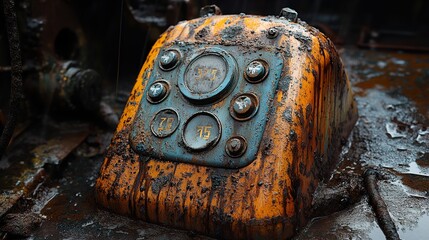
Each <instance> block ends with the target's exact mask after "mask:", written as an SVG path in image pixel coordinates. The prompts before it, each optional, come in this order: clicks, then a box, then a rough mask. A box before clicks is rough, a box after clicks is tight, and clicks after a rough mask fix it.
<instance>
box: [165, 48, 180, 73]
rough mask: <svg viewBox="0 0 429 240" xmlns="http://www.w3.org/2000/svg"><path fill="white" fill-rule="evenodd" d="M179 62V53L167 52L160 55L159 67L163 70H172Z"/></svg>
mask: <svg viewBox="0 0 429 240" xmlns="http://www.w3.org/2000/svg"><path fill="white" fill-rule="evenodd" d="M178 61H179V53H178V52H177V51H175V50H168V51H166V52H164V54H162V56H161V59H160V66H161V68H162V69H163V70H171V69H173V68H174V67H175V66H176V64H177V62H178Z"/></svg>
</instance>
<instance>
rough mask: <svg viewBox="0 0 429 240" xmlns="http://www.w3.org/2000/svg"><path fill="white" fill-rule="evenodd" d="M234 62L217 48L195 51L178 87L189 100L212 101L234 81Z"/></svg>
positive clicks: (226, 91) (228, 88) (222, 93)
mask: <svg viewBox="0 0 429 240" xmlns="http://www.w3.org/2000/svg"><path fill="white" fill-rule="evenodd" d="M236 72H237V70H236V62H235V60H234V58H233V57H232V56H231V55H229V54H228V53H227V52H226V51H224V50H222V49H219V48H211V49H204V50H201V51H197V53H196V54H195V55H193V56H191V59H190V62H189V64H188V66H187V68H186V70H185V72H184V74H183V76H181V77H180V78H179V89H180V91H181V93H182V94H183V95H184V96H185V97H186V98H187V99H189V100H190V101H193V102H197V103H203V104H206V103H212V102H215V101H216V100H219V99H221V98H222V97H223V96H224V95H225V94H226V93H228V92H229V90H230V89H231V87H232V86H233V85H234V83H235V75H236Z"/></svg>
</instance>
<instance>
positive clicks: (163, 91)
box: [147, 80, 169, 103]
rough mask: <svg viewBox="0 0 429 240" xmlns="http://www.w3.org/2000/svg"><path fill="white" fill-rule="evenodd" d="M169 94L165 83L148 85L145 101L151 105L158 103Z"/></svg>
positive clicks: (158, 82) (159, 82) (161, 81)
mask: <svg viewBox="0 0 429 240" xmlns="http://www.w3.org/2000/svg"><path fill="white" fill-rule="evenodd" d="M168 92H169V85H168V83H167V82H166V81H163V80H160V81H157V82H154V83H153V84H152V85H150V87H149V89H148V92H147V100H148V101H149V102H151V103H158V102H161V101H162V100H164V99H165V98H166V97H167V95H168Z"/></svg>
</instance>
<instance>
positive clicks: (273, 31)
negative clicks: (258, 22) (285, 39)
mask: <svg viewBox="0 0 429 240" xmlns="http://www.w3.org/2000/svg"><path fill="white" fill-rule="evenodd" d="M278 35H279V30H278V29H277V28H270V29H268V31H267V38H271V39H272V38H276V37H277V36H278Z"/></svg>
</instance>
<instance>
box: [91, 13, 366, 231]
mask: <svg viewBox="0 0 429 240" xmlns="http://www.w3.org/2000/svg"><path fill="white" fill-rule="evenodd" d="M271 20H272V21H266V20H263V19H262V18H261V17H255V16H236V15H232V16H213V17H208V18H204V19H196V20H191V21H188V22H183V23H180V24H179V25H177V26H175V27H174V28H170V29H169V30H167V32H166V33H164V34H163V35H161V36H160V38H159V40H158V41H157V42H156V43H155V45H154V46H153V48H152V51H151V52H150V54H149V55H148V57H147V60H146V62H145V64H144V65H143V67H142V69H141V71H140V74H139V77H138V79H137V82H136V84H135V86H134V89H133V91H132V94H131V96H130V99H129V102H128V104H127V106H126V108H125V110H124V113H123V115H122V117H121V121H120V123H119V125H118V128H117V132H116V133H115V137H114V138H113V140H112V144H111V145H110V147H109V150H108V153H107V156H106V159H105V161H104V163H103V165H102V167H101V169H100V177H99V178H98V179H97V184H96V199H97V202H98V203H99V204H100V205H102V206H104V207H106V208H109V209H111V210H113V211H116V212H118V213H121V214H127V215H132V216H134V217H137V218H140V219H143V220H145V221H149V222H154V223H160V224H164V225H169V226H173V227H177V228H184V229H189V230H193V231H196V232H200V233H203V234H207V235H211V236H214V237H221V238H225V239H258V238H276V239H278V238H280V239H282V238H288V237H290V236H292V235H293V234H294V233H295V230H296V228H297V227H300V226H302V225H303V224H305V223H306V221H307V220H308V219H307V214H308V209H309V207H310V206H311V199H312V194H313V192H314V190H315V188H316V186H317V184H318V182H319V181H320V180H321V179H322V176H323V175H326V174H327V173H329V170H330V166H333V164H335V160H336V158H338V153H339V148H340V139H341V138H342V137H345V136H347V135H348V133H349V132H350V130H351V127H352V126H353V124H354V122H355V120H356V116H357V111H356V107H355V104H354V101H353V97H352V93H351V90H350V84H349V82H348V79H347V76H346V75H345V72H344V69H343V66H342V64H341V60H340V59H339V57H338V54H337V53H336V51H335V48H334V47H333V45H332V43H331V42H330V41H329V40H328V39H326V37H325V36H324V35H323V34H321V33H319V32H318V31H317V30H314V29H312V28H311V27H309V26H306V25H304V24H297V23H290V22H288V21H281V20H279V19H276V18H272V19H271ZM231 26H235V27H237V26H238V27H240V26H242V32H240V34H239V36H237V37H236V38H233V39H224V38H223V36H222V32H223V31H224V30H225V29H226V28H228V27H231ZM272 26H276V27H278V28H279V29H280V30H281V31H282V34H280V35H279V37H278V38H277V39H267V38H266V37H265V33H266V30H267V29H268V28H269V27H272ZM203 28H205V29H207V31H208V32H209V33H210V34H209V35H208V36H207V37H206V39H200V38H198V37H196V34H197V33H198V31H200V30H202V29H203ZM303 39H304V40H303ZM175 41H182V42H185V43H187V44H216V45H221V44H228V45H237V47H240V48H241V49H249V51H250V50H251V51H255V49H259V50H263V51H279V52H280V53H281V56H282V58H283V59H284V68H283V72H282V75H281V80H280V81H281V84H280V85H279V87H278V89H277V92H276V95H275V97H274V100H275V101H273V103H272V106H271V107H272V108H273V111H272V114H270V115H269V116H267V119H268V122H267V127H266V129H265V132H264V136H263V142H262V144H261V146H259V151H258V154H257V156H255V160H254V161H253V162H252V163H251V164H249V165H248V166H246V167H243V168H241V169H238V170H232V169H221V168H210V167H204V166H196V165H192V164H186V163H178V162H168V161H164V160H163V159H151V158H149V157H146V156H139V155H138V154H136V153H135V152H134V151H133V150H132V149H131V148H130V146H129V144H128V135H129V132H130V126H131V124H132V121H133V119H134V116H135V114H136V112H137V109H138V105H139V103H140V101H141V98H142V95H143V94H142V93H143V91H144V89H145V86H146V83H147V79H148V77H149V76H150V74H151V70H152V69H153V68H155V67H156V66H155V63H154V61H155V59H156V57H157V56H158V54H159V51H160V49H161V48H163V47H168V46H171V45H172V44H173V43H174V42H175ZM303 41H304V42H303ZM305 41H306V43H305ZM226 104H228V103H224V102H223V101H221V102H219V103H217V104H215V105H214V106H212V107H213V108H215V107H222V106H224V105H226ZM267 107H268V106H267ZM249 147H254V146H249ZM324 166H326V167H324Z"/></svg>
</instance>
